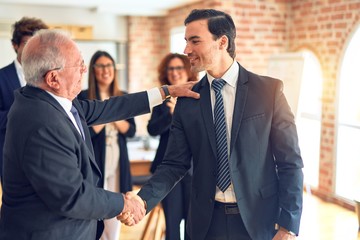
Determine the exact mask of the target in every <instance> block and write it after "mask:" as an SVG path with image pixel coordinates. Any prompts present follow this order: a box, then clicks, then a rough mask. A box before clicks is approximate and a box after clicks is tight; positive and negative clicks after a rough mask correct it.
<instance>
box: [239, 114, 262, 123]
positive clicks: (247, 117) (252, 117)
mask: <svg viewBox="0 0 360 240" xmlns="http://www.w3.org/2000/svg"><path fill="white" fill-rule="evenodd" d="M264 116H265V113H259V114H255V115H252V116H245V117H244V119H243V122H244V123H245V122H248V121H252V120H255V119H258V118H263V117H264Z"/></svg>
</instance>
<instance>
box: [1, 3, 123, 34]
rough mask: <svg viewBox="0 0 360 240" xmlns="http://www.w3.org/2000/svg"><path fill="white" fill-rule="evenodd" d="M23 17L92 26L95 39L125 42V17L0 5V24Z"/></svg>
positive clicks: (50, 8)
mask: <svg viewBox="0 0 360 240" xmlns="http://www.w3.org/2000/svg"><path fill="white" fill-rule="evenodd" d="M23 16H28V17H37V18H41V19H42V20H44V21H45V22H46V23H49V24H72V25H90V26H93V33H94V38H95V39H111V40H127V21H126V18H125V17H117V16H115V15H112V14H106V13H101V12H96V11H93V10H90V9H89V10H84V9H80V8H67V7H42V6H38V7H34V6H27V5H14V4H1V3H0V22H9V23H13V22H15V21H17V20H19V19H20V18H22V17H23Z"/></svg>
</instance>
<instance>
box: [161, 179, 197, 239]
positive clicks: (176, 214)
mask: <svg viewBox="0 0 360 240" xmlns="http://www.w3.org/2000/svg"><path fill="white" fill-rule="evenodd" d="M190 188H191V176H190V175H189V174H186V175H185V176H184V178H183V179H182V180H181V181H180V182H179V183H178V184H176V186H175V187H174V188H173V189H172V190H171V192H170V193H169V194H168V195H167V196H166V197H165V198H164V199H163V200H162V202H161V203H162V206H163V209H164V215H165V224H166V230H165V231H166V240H180V222H181V220H182V219H185V220H186V217H187V212H188V210H189V203H190V191H191V190H190ZM185 225H186V222H185ZM185 229H186V227H184V231H185ZM184 236H185V240H186V239H188V236H187V234H186V232H185V234H184Z"/></svg>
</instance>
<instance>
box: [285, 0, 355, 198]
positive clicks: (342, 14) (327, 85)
mask: <svg viewBox="0 0 360 240" xmlns="http://www.w3.org/2000/svg"><path fill="white" fill-rule="evenodd" d="M290 12H291V16H290V19H289V22H290V26H289V31H288V39H289V40H288V42H289V50H290V51H296V50H298V49H301V48H307V49H309V50H311V51H312V52H313V53H315V55H316V56H317V57H318V59H319V61H320V64H321V66H322V72H323V79H324V83H323V96H322V104H323V105H322V120H321V149H320V176H319V189H317V190H316V191H317V192H318V193H319V195H321V196H324V197H325V198H327V199H329V198H333V197H335V196H334V191H335V167H336V151H335V149H336V140H335V136H336V111H337V109H336V105H337V102H336V97H337V88H338V86H337V85H338V77H339V76H338V73H339V72H340V65H341V60H342V57H343V54H344V51H345V47H346V44H347V41H349V38H350V36H351V33H352V32H354V31H355V30H356V27H357V26H358V25H359V22H360V21H359V20H360V2H359V1H358V0H347V1H340V0H327V1H326V0H322V1H312V0H297V1H294V2H293V3H292V4H291V10H290Z"/></svg>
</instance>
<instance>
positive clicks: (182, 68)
mask: <svg viewBox="0 0 360 240" xmlns="http://www.w3.org/2000/svg"><path fill="white" fill-rule="evenodd" d="M184 69H185V67H184V66H176V67H168V68H166V70H168V71H169V72H171V71H175V70H176V71H182V70H184Z"/></svg>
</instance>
